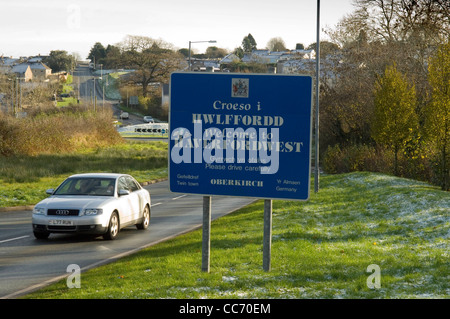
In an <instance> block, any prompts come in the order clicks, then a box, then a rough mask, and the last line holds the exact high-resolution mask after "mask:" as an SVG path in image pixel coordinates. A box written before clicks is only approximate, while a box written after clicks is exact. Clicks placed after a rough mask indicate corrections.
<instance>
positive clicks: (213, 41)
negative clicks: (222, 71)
mask: <svg viewBox="0 0 450 319" xmlns="http://www.w3.org/2000/svg"><path fill="white" fill-rule="evenodd" d="M191 43H217V41H216V40H209V41H189V71H191Z"/></svg>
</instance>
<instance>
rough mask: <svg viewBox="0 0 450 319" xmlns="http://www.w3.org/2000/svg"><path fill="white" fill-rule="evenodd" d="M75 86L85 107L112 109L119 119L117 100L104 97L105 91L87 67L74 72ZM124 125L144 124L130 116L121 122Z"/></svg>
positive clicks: (138, 118)
mask: <svg viewBox="0 0 450 319" xmlns="http://www.w3.org/2000/svg"><path fill="white" fill-rule="evenodd" d="M72 83H73V86H74V91H75V93H76V96H78V97H79V99H80V101H81V102H82V103H83V105H85V106H87V107H90V108H94V104H95V107H96V108H97V109H100V108H102V107H111V108H112V110H113V113H114V116H115V117H116V118H117V119H119V115H120V110H119V109H118V108H116V107H115V104H118V103H119V101H117V100H109V99H108V98H106V96H105V98H104V97H103V89H102V87H101V85H100V84H99V82H98V80H97V79H96V77H95V76H94V74H93V73H92V71H91V69H90V68H89V67H88V66H87V65H78V66H77V67H76V69H75V70H74V72H73V82H72ZM120 121H121V122H122V123H123V125H135V124H143V123H144V121H143V119H142V117H140V116H136V115H134V114H130V118H129V119H124V120H120Z"/></svg>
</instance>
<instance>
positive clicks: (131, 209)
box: [117, 176, 139, 226]
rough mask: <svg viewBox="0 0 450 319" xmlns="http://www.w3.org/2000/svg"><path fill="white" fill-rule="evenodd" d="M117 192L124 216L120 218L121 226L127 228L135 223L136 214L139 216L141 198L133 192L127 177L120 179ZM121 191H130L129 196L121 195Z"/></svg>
mask: <svg viewBox="0 0 450 319" xmlns="http://www.w3.org/2000/svg"><path fill="white" fill-rule="evenodd" d="M117 191H118V193H119V201H120V206H121V210H122V215H121V216H120V220H121V224H122V225H123V226H126V225H127V224H130V223H131V222H132V221H133V219H134V216H136V214H139V196H138V195H137V194H136V192H133V191H132V189H131V187H130V185H129V182H128V180H127V178H126V176H121V177H120V178H119V180H118V187H117ZM121 191H128V192H129V194H127V195H120V192H121Z"/></svg>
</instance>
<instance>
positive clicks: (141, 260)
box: [26, 173, 450, 299]
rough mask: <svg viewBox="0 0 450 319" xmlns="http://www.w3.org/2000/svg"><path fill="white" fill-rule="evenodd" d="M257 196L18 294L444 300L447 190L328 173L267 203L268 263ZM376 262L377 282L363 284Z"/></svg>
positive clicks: (375, 177)
mask: <svg viewBox="0 0 450 319" xmlns="http://www.w3.org/2000/svg"><path fill="white" fill-rule="evenodd" d="M263 209H264V208H263V201H258V202H256V203H254V204H252V205H250V206H248V207H246V208H243V209H241V210H239V211H238V212H235V213H233V214H231V215H227V216H225V217H222V218H220V219H218V220H216V221H214V222H213V223H212V229H211V272H210V273H204V272H202V271H201V244H202V243H201V242H202V240H201V237H202V234H201V230H199V231H194V232H191V233H188V234H185V235H183V236H180V237H177V238H175V239H172V240H169V241H167V242H164V243H161V244H158V245H155V246H153V247H150V248H147V249H145V250H143V251H141V252H139V253H136V254H134V255H132V256H129V257H126V258H123V259H121V260H120V261H118V262H115V263H111V264H108V265H104V266H102V267H99V268H96V269H91V270H89V271H87V272H84V273H82V275H81V288H80V289H69V288H67V285H66V281H65V280H62V281H61V282H59V283H57V284H54V285H51V286H49V287H46V288H44V289H42V290H40V291H38V292H35V293H32V294H30V295H28V296H26V298H50V299H57V298H85V299H87V298H195V299H197V298H210V299H214V298H345V299H347V298H387V299H388V298H448V295H449V293H450V287H449V282H450V280H449V279H450V272H449V267H448V259H449V235H450V222H449V217H450V216H449V212H450V194H449V193H448V192H443V191H440V190H438V189H437V188H435V187H432V186H430V185H428V184H425V183H422V182H417V181H413V180H408V179H402V178H396V177H391V176H386V175H382V174H375V173H350V174H343V175H328V176H322V178H321V189H320V191H319V193H317V194H315V193H313V194H312V195H311V199H310V200H309V201H308V202H296V201H278V200H276V201H274V203H273V240H272V270H271V271H270V272H264V271H263V270H262V237H263ZM372 264H375V265H378V266H379V267H380V274H381V276H380V279H381V281H380V284H381V287H380V288H378V289H370V288H369V287H368V285H367V282H368V279H369V278H370V276H371V275H372V272H368V271H367V268H368V266H369V265H372Z"/></svg>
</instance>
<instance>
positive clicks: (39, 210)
mask: <svg viewBox="0 0 450 319" xmlns="http://www.w3.org/2000/svg"><path fill="white" fill-rule="evenodd" d="M33 214H36V215H45V208H43V207H35V208H33Z"/></svg>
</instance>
